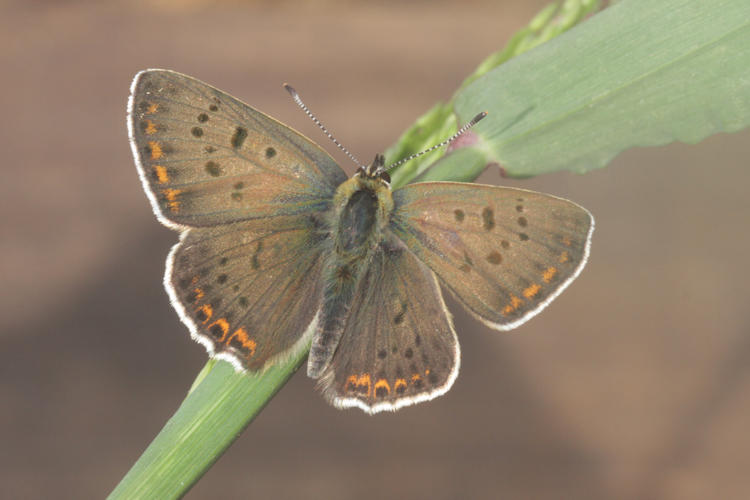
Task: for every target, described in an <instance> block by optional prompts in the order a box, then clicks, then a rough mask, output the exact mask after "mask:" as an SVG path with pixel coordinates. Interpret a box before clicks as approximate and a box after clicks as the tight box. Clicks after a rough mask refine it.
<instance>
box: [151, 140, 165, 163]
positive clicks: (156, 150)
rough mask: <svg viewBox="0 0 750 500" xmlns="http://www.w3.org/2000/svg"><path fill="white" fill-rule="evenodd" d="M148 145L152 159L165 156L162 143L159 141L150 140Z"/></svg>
mask: <svg viewBox="0 0 750 500" xmlns="http://www.w3.org/2000/svg"><path fill="white" fill-rule="evenodd" d="M148 147H149V148H150V149H151V159H152V160H158V159H159V158H161V157H162V156H164V152H163V151H162V150H161V144H159V142H158V141H148Z"/></svg>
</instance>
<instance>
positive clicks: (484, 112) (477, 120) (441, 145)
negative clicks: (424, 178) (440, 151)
mask: <svg viewBox="0 0 750 500" xmlns="http://www.w3.org/2000/svg"><path fill="white" fill-rule="evenodd" d="M485 116H487V112H486V111H482V112H481V113H479V114H478V115H477V116H475V117H474V118H472V119H471V121H470V122H469V123H467V124H466V125H464V126H463V127H461V128H460V129H458V131H457V132H456V133H455V134H453V135H452V136H450V137H449V138H447V139H446V140H444V141H443V142H441V143H440V144H435V145H434V146H432V147H430V148H427V149H425V150H424V151H422V152H420V153H414V154H413V155H411V156H407V157H406V158H402V159H401V160H399V161H397V162H396V163H391V164H390V165H388V166H387V167H386V169H385V170H386V171H388V170H391V169H392V168H395V167H398V166H399V165H401V164H402V163H406V162H407V161H409V160H413V159H414V158H417V157H418V156H422V155H423V154H425V153H429V152H430V151H434V150H436V149H437V148H440V147H443V146H445V145H446V144H448V143H450V142H453V141H455V140H456V139H458V137H459V136H460V135H461V134H463V133H464V132H466V131H467V130H469V129H470V128H471V127H473V126H474V125H476V124H477V123H478V122H479V120H481V119H482V118H484V117H485Z"/></svg>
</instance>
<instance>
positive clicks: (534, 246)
mask: <svg viewBox="0 0 750 500" xmlns="http://www.w3.org/2000/svg"><path fill="white" fill-rule="evenodd" d="M393 198H394V202H395V206H396V208H395V210H394V214H393V218H392V222H391V227H392V230H393V231H394V233H395V234H396V235H398V236H399V238H401V240H402V241H403V242H404V243H405V244H406V246H407V247H408V248H409V249H410V250H411V251H412V252H414V254H415V255H417V256H418V257H419V258H420V259H421V260H422V261H423V262H424V263H425V264H427V265H428V266H429V267H430V268H431V269H432V270H433V271H434V272H435V273H436V274H437V275H438V276H439V277H440V279H441V281H442V282H443V283H444V284H445V285H446V286H447V287H448V289H449V290H451V292H452V293H453V294H454V295H455V296H456V297H457V298H458V300H459V301H460V302H462V303H463V304H464V305H465V306H466V307H467V308H468V309H469V310H470V311H471V312H472V313H473V314H474V315H476V316H477V317H478V318H479V319H481V320H482V321H483V322H485V323H486V324H488V325H489V326H491V327H493V328H496V329H500V330H508V329H511V328H514V327H516V326H518V325H519V324H521V323H523V322H524V321H526V320H527V319H529V318H530V317H532V316H533V315H534V314H536V313H537V312H539V311H540V310H541V309H543V308H544V307H545V306H546V305H547V304H548V303H549V302H550V301H551V300H552V299H553V298H554V297H556V296H557V294H559V293H560V292H561V291H562V290H563V289H564V288H565V287H566V286H567V285H568V284H569V283H570V282H571V281H572V280H573V279H574V278H575V277H576V276H577V275H578V273H579V272H580V270H581V269H582V267H583V265H584V264H585V262H586V259H587V257H588V250H589V241H590V237H591V232H592V230H593V225H594V222H593V218H592V217H591V214H589V212H588V211H586V210H585V209H584V208H582V207H580V206H578V205H576V204H575V203H572V202H570V201H567V200H563V199H560V198H556V197H554V196H549V195H545V194H540V193H534V192H531V191H526V190H520V189H513V188H504V187H495V186H483V185H478V184H462V183H449V182H430V183H419V184H412V185H409V186H406V187H404V188H402V189H399V190H397V191H395V192H394V194H393Z"/></svg>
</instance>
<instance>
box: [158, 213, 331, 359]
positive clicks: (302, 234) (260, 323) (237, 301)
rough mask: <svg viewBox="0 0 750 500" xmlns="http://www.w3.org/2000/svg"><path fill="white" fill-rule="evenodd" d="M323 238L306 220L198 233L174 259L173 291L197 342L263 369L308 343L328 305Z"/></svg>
mask: <svg viewBox="0 0 750 500" xmlns="http://www.w3.org/2000/svg"><path fill="white" fill-rule="evenodd" d="M321 241H322V236H320V235H319V234H318V233H316V232H315V228H314V227H311V226H310V225H309V224H308V223H305V221H304V219H301V218H299V217H277V218H275V219H273V225H272V226H271V225H269V224H268V223H267V222H266V221H264V220H251V221H244V222H236V223H232V224H225V225H221V226H217V227H214V228H205V229H203V228H202V229H192V230H190V231H188V232H187V233H185V235H184V237H183V238H182V241H181V242H180V243H179V244H178V245H176V246H175V248H174V249H173V251H172V254H171V255H170V260H169V263H168V266H167V276H166V283H167V288H168V289H169V290H170V294H171V296H172V299H173V302H174V303H175V305H176V307H177V308H178V311H180V313H181V315H182V317H183V320H185V321H186V322H187V324H188V325H189V326H190V328H191V331H192V333H193V335H194V336H195V337H196V338H197V340H199V341H201V342H202V343H203V344H204V345H206V346H207V347H208V348H209V350H210V351H211V352H214V353H216V354H218V355H219V356H220V357H222V355H223V357H225V358H226V359H228V360H229V361H232V362H235V365H237V366H240V367H242V368H244V369H248V370H258V369H261V368H263V366H264V365H265V364H266V363H267V362H268V361H269V360H271V359H273V358H274V357H276V356H278V355H280V354H282V353H289V352H291V351H290V350H292V349H293V348H294V347H295V344H296V345H297V347H298V348H302V347H304V346H305V345H306V344H305V343H304V342H303V341H300V339H302V336H303V334H304V333H305V331H306V330H307V327H308V326H309V325H310V324H311V322H312V321H313V319H314V317H315V314H316V313H317V311H318V308H319V306H320V294H321V291H320V286H319V281H320V268H321V265H322V251H321V246H320V243H321Z"/></svg>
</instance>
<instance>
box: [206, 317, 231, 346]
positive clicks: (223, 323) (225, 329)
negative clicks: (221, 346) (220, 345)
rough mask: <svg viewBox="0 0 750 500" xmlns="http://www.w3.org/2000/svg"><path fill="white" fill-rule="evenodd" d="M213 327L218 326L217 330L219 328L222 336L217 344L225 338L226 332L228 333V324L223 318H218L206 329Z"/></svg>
mask: <svg viewBox="0 0 750 500" xmlns="http://www.w3.org/2000/svg"><path fill="white" fill-rule="evenodd" d="M214 325H218V326H219V328H221V332H222V335H221V338H220V339H219V342H221V341H222V340H224V337H226V336H227V332H228V331H229V323H228V322H227V320H226V319H225V318H219V319H217V320H216V321H214V322H213V323H211V324H210V325H208V327H209V328H211V327H212V326H214Z"/></svg>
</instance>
